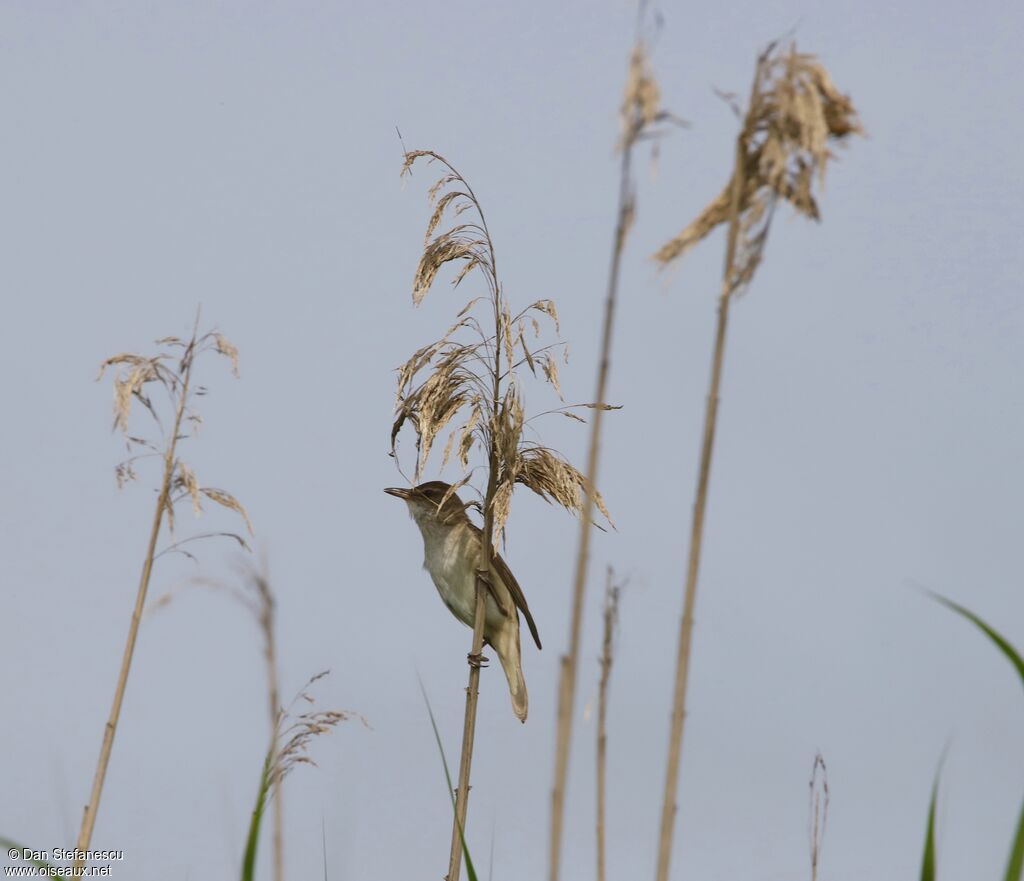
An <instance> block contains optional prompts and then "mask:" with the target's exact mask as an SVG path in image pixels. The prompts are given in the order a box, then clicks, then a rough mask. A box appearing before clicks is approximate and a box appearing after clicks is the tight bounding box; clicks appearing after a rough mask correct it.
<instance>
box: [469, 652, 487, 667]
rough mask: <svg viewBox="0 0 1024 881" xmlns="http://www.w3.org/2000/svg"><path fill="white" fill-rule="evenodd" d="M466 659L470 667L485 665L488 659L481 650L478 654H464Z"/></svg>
mask: <svg viewBox="0 0 1024 881" xmlns="http://www.w3.org/2000/svg"><path fill="white" fill-rule="evenodd" d="M466 661H467V662H468V663H469V666H470V667H477V668H480V667H486V666H487V661H488V659H487V657H486V655H484V654H483V652H481V653H480V654H479V655H476V654H473V652H470V653H469V654H468V655H466Z"/></svg>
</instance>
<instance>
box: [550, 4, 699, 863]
mask: <svg viewBox="0 0 1024 881" xmlns="http://www.w3.org/2000/svg"><path fill="white" fill-rule="evenodd" d="M642 20H643V4H642V3H641V4H640V10H639V12H638V19H637V22H638V30H639V27H640V24H641V23H642ZM620 117H621V122H622V131H621V136H620V139H619V144H618V150H619V195H618V205H617V207H616V221H615V235H614V238H613V240H612V254H611V265H610V266H609V269H608V284H607V290H606V294H605V302H604V322H603V326H602V329H601V350H600V356H599V360H598V367H597V390H596V392H595V393H594V400H595V401H597V402H598V403H601V402H603V401H604V400H605V397H606V395H607V389H608V374H609V371H610V369H611V349H612V333H613V330H614V325H615V306H616V303H617V300H618V294H619V267H620V264H621V261H622V253H623V251H624V250H625V247H626V238H627V237H628V235H629V230H630V227H631V226H632V224H633V219H634V216H635V212H636V196H635V192H634V186H633V177H632V173H631V163H632V158H633V147H634V146H635V145H636V144H637V142H638V141H640V140H641V139H648V138H651V137H657V136H659V135H660V134H661V132H659V131H657V130H656V129H655V126H656V125H657V124H658V123H661V122H666V121H673V122H677V123H679V122H681V120H678V119H675V117H673V116H672V115H671V114H670V113H668V112H667V111H665V110H663V109H662V108H661V98H660V92H659V89H658V83H657V81H656V80H655V78H654V74H653V72H652V70H651V66H650V62H649V59H648V53H647V48H646V45H645V44H644V42H643V41H642V40H641V39H639V38H638V39H637V40H636V43H635V45H634V47H633V52H632V54H631V56H630V59H629V72H628V75H627V78H626V89H625V96H624V98H623V102H622V109H621V111H620ZM601 416H602V414H601V411H600V410H599V411H598V412H597V413H595V414H594V419H593V421H592V422H591V425H590V442H589V448H588V452H587V473H586V482H587V484H588V485H590V486H594V485H596V483H597V470H598V460H599V456H600V447H601V426H602V419H601ZM593 501H594V500H592V499H590V498H589V497H588V498H587V499H586V500H585V502H584V510H583V516H582V517H581V518H580V536H579V544H578V550H577V554H576V569H575V574H574V576H573V588H572V608H571V611H570V615H569V646H568V650H567V652H566V654H564V655H563V656H562V658H561V666H560V678H559V687H558V728H557V732H556V734H555V769H554V781H553V784H552V787H551V832H550V839H551V841H550V853H549V857H550V863H549V870H548V875H549V878H550V881H558V875H559V871H560V867H561V855H562V827H563V818H564V816H565V790H566V781H567V779H568V775H569V753H570V749H571V746H572V726H573V718H574V715H573V707H574V705H575V701H576V680H577V675H576V672H577V670H578V668H579V656H580V643H581V639H582V630H583V608H584V595H585V593H586V585H587V568H588V563H589V561H590V535H591V529H590V527H591V519H592V516H593Z"/></svg>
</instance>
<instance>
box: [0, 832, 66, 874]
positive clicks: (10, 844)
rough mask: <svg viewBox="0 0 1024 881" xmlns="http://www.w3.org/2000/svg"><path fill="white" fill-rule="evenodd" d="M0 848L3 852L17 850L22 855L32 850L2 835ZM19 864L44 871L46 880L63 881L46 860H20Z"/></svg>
mask: <svg viewBox="0 0 1024 881" xmlns="http://www.w3.org/2000/svg"><path fill="white" fill-rule="evenodd" d="M0 847H2V848H3V849H4V850H17V851H20V852H22V853H24V852H25V851H26V850H27V851H31V850H32V848H29V847H23V846H22V845H20V844H18V842H17V841H11V839H10V838H4V837H3V836H2V835H0ZM21 862H23V863H29V864H31V865H33V866H35V867H36V868H37V869H43V870H45V872H46V877H47V878H56V879H57V881H64V876H63V875H57V874H55V873H56V871H57V867H56V866H52V865H50V864H49V863H48V862H46V860H33V859H22V860H21Z"/></svg>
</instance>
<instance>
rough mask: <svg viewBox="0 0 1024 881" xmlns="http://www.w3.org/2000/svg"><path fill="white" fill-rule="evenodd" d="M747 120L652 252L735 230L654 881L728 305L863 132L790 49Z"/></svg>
mask: <svg viewBox="0 0 1024 881" xmlns="http://www.w3.org/2000/svg"><path fill="white" fill-rule="evenodd" d="M733 109H734V110H735V112H736V114H737V115H738V116H740V115H742V114H741V113H740V108H739V107H738V106H736V105H735V104H734V105H733ZM742 119H743V125H742V127H741V129H740V132H739V135H738V136H737V138H736V146H735V164H734V168H733V172H732V177H731V179H730V180H729V182H728V183H727V184H726V186H725V187H724V188H723V190H722V191H721V192H720V193H719V194H718V196H716V197H715V199H714V200H713V201H712V202H711V203H710V204H709V205H708V206H707V207H706V208H705V209H704V210H703V211H702V212H701V213H700V214H699V215H698V216H697V218H696V219H695V220H693V221H692V222H691V223H689V224H688V225H687V226H686V227H684V228H683V230H682V231H681V232H680V233H679V234H678V235H677V236H675V238H673V239H672V240H671V241H669V242H667V243H666V244H665V245H663V246H662V247H661V248H660V249H659V250H658V252H657V253H656V254H655V255H654V256H655V259H656V260H657V261H659V262H660V263H661V264H662V265H665V264H667V263H669V262H671V261H673V260H676V259H678V258H679V257H681V256H683V255H684V254H685V253H686V252H687V251H688V250H689V249H690V248H692V247H693V246H694V245H695V244H697V242H699V241H701V240H702V239H703V238H704V237H706V236H707V235H708V234H709V233H710V232H711V231H712V230H713V229H715V228H716V227H717V226H719V225H721V224H725V223H727V224H728V237H727V241H726V251H725V265H724V269H723V272H722V283H721V289H720V292H719V296H718V321H717V325H716V330H715V342H714V353H713V356H712V364H711V379H710V382H709V387H708V396H707V404H706V409H705V414H704V436H703V442H702V445H701V453H700V466H699V472H698V478H697V489H696V498H695V501H694V507H693V521H692V527H691V532H690V553H689V561H688V563H687V569H686V589H685V592H684V597H683V613H682V617H681V619H680V628H679V643H678V650H677V656H676V674H675V687H674V691H673V701H672V721H671V728H670V733H669V748H668V763H667V768H666V772H665V791H664V797H663V800H662V811H661V831H660V835H659V840H658V867H657V876H656V877H657V881H668V870H669V861H670V859H671V855H672V840H673V832H674V825H675V824H674V821H675V813H676V791H677V788H678V781H679V763H680V757H681V754H682V738H683V721H684V718H685V712H686V686H687V681H688V677H689V672H690V641H691V634H692V630H693V612H694V606H695V603H696V597H697V573H698V570H699V567H700V554H701V543H702V539H703V533H704V512H705V508H706V505H707V495H708V481H709V478H710V474H711V454H712V450H713V448H714V440H715V427H716V424H717V417H718V399H719V388H720V386H721V379H722V364H723V360H724V355H725V339H726V327H727V324H728V318H729V306H730V303H731V302H732V298H733V295H734V294H736V293H738V292H740V291H742V290H744V289H745V288H746V287H747V285H749V283H750V281H751V280H752V279H753V277H754V273H755V272H756V271H757V267H758V266H759V265H760V262H761V259H762V256H763V253H764V248H765V244H766V243H767V240H768V232H769V230H770V228H771V221H772V217H773V216H774V213H775V208H776V206H777V205H778V203H779V201H780V200H781V201H785V202H789V203H790V204H791V205H792V206H793V207H794V208H795V209H796V211H797V212H798V213H799V214H802V215H804V216H805V217H810V218H812V219H815V220H817V219H818V217H819V213H818V203H817V200H816V198H815V196H814V187H815V186H816V185H818V186H820V185H821V184H822V183H823V181H824V178H825V170H826V168H827V166H828V162H829V160H831V159H833V158H834V154H833V153H832V151H831V146H832V145H833V144H837V143H842V142H844V141H845V140H846V139H847V138H849V137H850V136H851V135H854V134H862V133H863V129H862V128H861V124H860V120H859V118H858V116H857V111H856V110H855V109H854V106H853V103H852V102H851V101H850V99H849V98H848V97H847V96H845V95H843V94H842V93H840V92H839V91H838V90H837V89H836V87H835V86H834V85H833V83H832V79H831V77H829V74H828V71H827V70H826V69H825V68H824V66H822V64H821V63H820V62H819V61H818V60H817V59H816V58H815V57H814V56H813V55H807V54H804V53H800V52H797V50H796V47H795V45H792V44H791V45H789V46H787V47H785V48H782V47H781V46H780V45H779V44H778V43H772V44H771V45H769V46H768V47H767V48H766V49H765V50H764V52H762V53H761V55H760V56H759V57H758V59H757V66H756V69H755V72H754V81H753V85H752V86H751V90H750V99H749V101H748V105H747V110H746V113H745V115H742Z"/></svg>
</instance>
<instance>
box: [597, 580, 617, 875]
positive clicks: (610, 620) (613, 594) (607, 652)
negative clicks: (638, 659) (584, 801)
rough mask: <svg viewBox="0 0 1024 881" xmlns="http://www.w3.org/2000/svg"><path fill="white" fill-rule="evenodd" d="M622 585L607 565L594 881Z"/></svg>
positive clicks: (600, 851) (600, 869) (600, 858)
mask: <svg viewBox="0 0 1024 881" xmlns="http://www.w3.org/2000/svg"><path fill="white" fill-rule="evenodd" d="M622 588H623V585H619V584H615V572H614V570H613V569H612V567H611V566H609V567H608V583H607V585H606V586H605V592H604V638H603V640H602V641H601V680H600V684H599V685H598V690H597V881H605V866H604V862H605V860H604V850H605V848H604V839H605V835H604V829H605V826H604V817H605V790H606V788H607V787H606V782H607V777H606V772H607V762H608V728H607V723H608V683H609V681H610V679H611V675H612V661H613V659H614V657H615V628H616V626H617V625H618V621H619V597H620V596H621V594H622Z"/></svg>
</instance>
